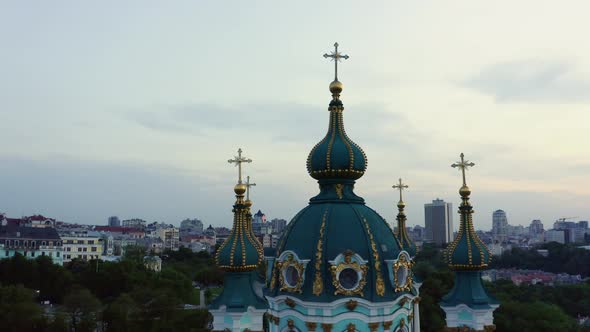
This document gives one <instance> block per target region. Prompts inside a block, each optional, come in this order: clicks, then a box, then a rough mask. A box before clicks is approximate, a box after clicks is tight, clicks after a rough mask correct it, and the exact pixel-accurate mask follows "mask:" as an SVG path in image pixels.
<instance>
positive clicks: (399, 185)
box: [391, 178, 408, 202]
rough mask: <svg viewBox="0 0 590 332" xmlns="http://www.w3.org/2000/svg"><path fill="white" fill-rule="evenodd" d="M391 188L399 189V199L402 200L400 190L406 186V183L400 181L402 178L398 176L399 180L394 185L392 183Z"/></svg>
mask: <svg viewBox="0 0 590 332" xmlns="http://www.w3.org/2000/svg"><path fill="white" fill-rule="evenodd" d="M391 188H393V189H397V190H399V201H400V202H402V201H403V200H402V191H404V189H406V188H408V185H407V184H404V183H402V178H399V182H398V184H396V185H393V186H392V187H391Z"/></svg>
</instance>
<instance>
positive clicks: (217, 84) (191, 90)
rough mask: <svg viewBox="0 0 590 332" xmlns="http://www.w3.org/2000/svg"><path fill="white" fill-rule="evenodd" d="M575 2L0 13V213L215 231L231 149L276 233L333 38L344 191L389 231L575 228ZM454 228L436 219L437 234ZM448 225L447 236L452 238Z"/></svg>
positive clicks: (580, 209) (579, 11)
mask: <svg viewBox="0 0 590 332" xmlns="http://www.w3.org/2000/svg"><path fill="white" fill-rule="evenodd" d="M589 11H590V3H588V2H587V1H539V0H536V1H528V0H522V1H516V2H515V1H503V0H501V1H493V2H491V1H486V2H484V1H466V0H465V1H435V0H432V1H372V2H359V1H338V2H317V1H296V2H295V1H291V2H277V1H174V2H162V1H125V2H121V1H108V0H107V1H84V2H80V1H59V0H57V1H44V2H23V1H19V2H17V1H3V0H0V41H1V42H2V51H1V52H0V141H1V142H2V144H0V188H2V189H1V190H0V211H3V212H5V213H6V214H7V215H9V216H13V217H17V216H22V215H30V214H34V213H41V214H43V215H46V216H49V217H54V218H57V219H59V220H63V221H68V222H79V223H88V224H90V223H95V224H104V223H106V220H107V218H108V217H109V216H111V215H117V216H119V217H120V218H122V219H125V218H133V217H139V218H144V219H146V220H148V221H164V222H169V223H173V224H178V223H179V222H180V221H181V220H183V219H185V218H189V217H190V218H199V219H201V220H203V221H204V223H205V224H214V225H219V226H222V225H223V226H230V225H231V223H232V214H231V208H232V204H233V202H234V200H235V198H234V196H233V190H232V189H233V186H234V184H235V182H236V180H237V170H236V169H235V167H233V166H231V165H230V164H228V163H227V160H228V159H230V158H232V157H233V156H234V155H235V154H236V151H237V149H238V148H240V147H241V148H242V149H243V150H244V155H245V156H247V157H249V158H251V159H253V161H254V162H253V163H251V164H248V165H246V166H245V167H244V173H245V174H247V175H250V176H251V177H252V180H253V182H256V184H257V186H256V187H255V188H253V190H252V200H253V202H254V206H253V208H254V209H255V210H258V209H261V210H262V211H263V212H265V213H266V215H267V217H268V218H284V219H287V220H290V219H291V218H292V217H293V216H294V215H295V214H296V212H297V211H299V210H300V209H302V208H304V207H305V206H306V205H307V202H308V200H309V198H310V197H312V196H314V195H315V194H316V193H317V192H318V187H317V184H316V182H315V180H313V179H312V178H311V177H309V176H308V174H307V172H306V169H305V161H306V158H307V154H308V153H309V151H310V150H311V148H312V147H313V146H314V145H315V143H316V142H318V141H319V140H321V139H322V138H323V136H324V135H325V132H326V130H327V126H328V112H327V107H328V103H329V101H330V98H331V97H330V93H329V91H328V84H329V83H330V81H331V80H332V79H333V64H332V63H330V62H329V61H328V60H326V59H324V58H323V57H322V55H323V54H324V53H326V52H330V51H331V50H332V49H333V46H332V45H333V44H334V42H336V41H337V42H338V43H339V44H340V50H341V51H342V52H343V53H346V54H348V55H350V58H349V59H348V60H346V61H345V62H343V63H342V64H341V65H340V66H339V79H340V81H341V82H343V84H344V91H343V93H342V96H341V98H342V100H343V102H344V105H345V111H344V112H345V113H344V119H345V120H344V121H345V127H346V130H347V133H348V135H349V137H350V138H351V139H353V140H354V141H355V142H356V143H357V144H358V145H360V146H361V147H362V148H363V149H364V151H365V152H366V154H367V156H368V162H369V163H368V170H367V173H366V174H365V176H364V177H363V178H361V179H360V180H358V181H357V184H356V193H357V194H359V195H361V196H362V197H364V198H365V200H366V201H367V204H368V205H369V206H371V207H373V208H375V209H376V210H377V211H379V213H380V214H381V215H382V216H384V217H385V218H386V219H387V220H388V221H394V219H395V215H396V213H397V211H396V207H395V203H396V200H397V193H396V192H395V191H394V190H393V189H392V188H391V186H392V185H393V184H395V182H396V181H397V179H398V178H400V177H401V178H403V180H404V182H405V183H406V184H408V185H409V188H408V190H407V191H406V192H405V196H404V200H405V201H406V204H407V207H406V211H407V215H408V224H409V225H416V224H420V225H424V207H423V206H424V204H425V203H428V202H430V201H431V200H433V199H435V198H442V199H444V200H446V201H448V202H452V203H454V205H455V206H456V205H457V204H458V202H459V201H460V200H459V195H458V189H459V187H460V185H461V176H460V173H459V172H458V171H457V170H456V169H453V168H451V167H450V165H451V164H452V163H453V162H455V161H457V160H458V159H459V154H460V153H461V152H464V153H465V155H466V157H467V159H469V160H471V161H473V162H474V163H475V164H476V166H475V167H474V168H472V169H470V170H469V171H468V174H467V177H468V184H469V186H470V187H471V189H472V192H473V193H472V203H473V205H474V207H475V215H474V220H475V224H476V228H479V229H489V228H491V219H492V212H493V211H494V210H496V209H503V210H505V211H506V212H507V215H508V220H509V223H511V224H517V225H518V224H520V225H528V224H529V223H530V221H531V220H533V219H541V220H542V221H543V222H544V224H545V227H546V228H550V226H551V225H552V223H553V221H554V220H555V219H557V218H560V217H575V219H577V220H587V219H589V218H590V208H589V206H588V202H589V201H590V152H588V149H587V147H588V146H590V136H589V135H588V129H589V128H590V112H589V111H590V45H589V44H588V43H587V37H588V36H587V32H588V31H590V21H589V20H588V19H587V13H588V12H589ZM457 223H458V217H457V216H455V226H456V225H457ZM455 228H456V227H455Z"/></svg>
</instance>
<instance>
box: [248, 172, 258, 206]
mask: <svg viewBox="0 0 590 332" xmlns="http://www.w3.org/2000/svg"><path fill="white" fill-rule="evenodd" d="M250 187H256V183H250V175H248V176H246V200H249V199H250Z"/></svg>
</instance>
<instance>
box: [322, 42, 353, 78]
mask: <svg viewBox="0 0 590 332" xmlns="http://www.w3.org/2000/svg"><path fill="white" fill-rule="evenodd" d="M324 58H326V59H327V58H332V61H334V80H335V81H338V62H340V61H342V60H341V59H348V55H346V54H341V53H340V52H338V43H335V44H334V52H332V53H330V54H328V53H324Z"/></svg>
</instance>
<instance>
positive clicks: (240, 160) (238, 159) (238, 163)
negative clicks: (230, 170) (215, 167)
mask: <svg viewBox="0 0 590 332" xmlns="http://www.w3.org/2000/svg"><path fill="white" fill-rule="evenodd" d="M227 162H228V163H230V164H236V166H238V184H242V163H251V162H252V159H249V158H245V157H242V148H239V149H238V155H237V156H235V157H234V159H230V160H228V161H227Z"/></svg>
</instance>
